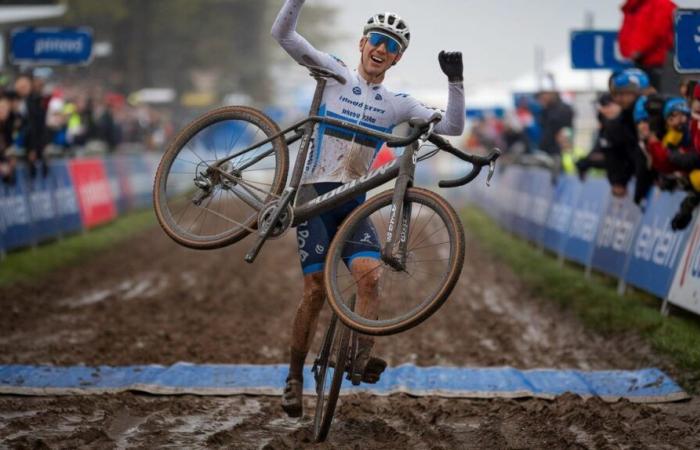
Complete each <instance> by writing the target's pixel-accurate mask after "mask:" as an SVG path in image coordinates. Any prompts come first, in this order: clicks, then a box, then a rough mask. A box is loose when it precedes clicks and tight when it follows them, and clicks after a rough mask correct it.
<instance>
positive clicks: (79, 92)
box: [0, 69, 175, 185]
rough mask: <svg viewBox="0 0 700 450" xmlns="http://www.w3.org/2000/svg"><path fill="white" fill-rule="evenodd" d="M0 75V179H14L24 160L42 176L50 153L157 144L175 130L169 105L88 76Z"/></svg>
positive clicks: (8, 181) (47, 73) (41, 72)
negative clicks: (133, 99)
mask: <svg viewBox="0 0 700 450" xmlns="http://www.w3.org/2000/svg"><path fill="white" fill-rule="evenodd" d="M0 78H1V82H0V179H1V180H2V182H4V183H6V184H10V185H12V184H14V183H15V167H16V165H17V163H18V162H19V161H22V160H24V161H26V163H27V167H28V169H29V175H30V176H31V177H32V178H33V177H35V176H37V175H39V176H46V174H47V173H48V170H49V169H48V168H49V166H48V163H47V162H48V157H49V156H54V155H55V156H71V155H74V154H76V153H78V152H81V151H91V152H100V153H109V152H113V151H115V150H116V149H117V148H120V147H121V146H123V145H125V144H126V145H129V146H130V147H138V148H140V149H146V150H149V149H150V150H153V149H160V148H162V146H163V145H164V144H165V142H167V140H168V139H170V137H171V136H172V134H173V133H174V131H175V127H174V126H173V125H172V122H171V120H170V118H169V115H168V111H167V110H165V111H164V110H161V109H158V108H155V107H153V106H149V105H147V104H130V103H129V102H128V101H127V97H125V96H124V95H123V94H121V93H117V92H110V91H105V90H104V89H102V88H100V87H93V86H94V84H92V83H90V82H89V81H87V80H83V81H77V82H76V81H66V80H63V81H61V80H56V79H52V78H51V71H50V70H46V69H43V70H42V69H38V70H35V71H33V72H26V73H20V74H19V75H17V76H15V77H14V78H11V77H9V76H8V75H4V76H1V77H0ZM131 144H138V145H131Z"/></svg>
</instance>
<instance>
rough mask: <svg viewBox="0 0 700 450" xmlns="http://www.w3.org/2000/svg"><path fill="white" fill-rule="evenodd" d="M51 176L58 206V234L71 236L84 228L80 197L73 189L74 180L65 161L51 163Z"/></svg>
mask: <svg viewBox="0 0 700 450" xmlns="http://www.w3.org/2000/svg"><path fill="white" fill-rule="evenodd" d="M49 174H50V176H51V180H52V183H53V198H54V205H56V217H57V222H58V232H59V233H61V234H70V233H74V232H78V231H80V230H82V228H83V222H82V219H81V217H80V206H79V204H78V197H77V196H76V194H75V189H73V180H72V179H71V176H70V171H69V170H68V163H67V162H66V161H65V160H55V161H52V162H51V165H50V170H49Z"/></svg>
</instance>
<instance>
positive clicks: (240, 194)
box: [153, 106, 289, 250]
mask: <svg viewBox="0 0 700 450" xmlns="http://www.w3.org/2000/svg"><path fill="white" fill-rule="evenodd" d="M279 132H280V129H279V127H278V126H277V124H276V123H275V122H273V121H272V120H271V119H270V118H268V117H267V116H265V115H264V114H263V113H262V112H260V111H258V110H256V109H253V108H247V107H241V106H232V107H226V108H220V109H217V110H214V111H211V112H209V113H208V114H206V115H204V116H202V117H201V118H199V119H198V120H196V121H194V122H193V123H191V124H190V125H189V126H187V127H186V128H185V129H184V130H183V131H182V132H181V133H180V134H179V135H178V136H177V137H176V138H175V140H174V141H173V143H172V144H171V145H170V146H169V148H168V149H167V150H166V152H165V154H164V155H163V158H162V160H161V162H160V165H159V166H158V170H157V172H156V176H155V181H154V186H153V205H154V208H155V212H156V216H157V218H158V221H159V222H160V224H161V226H162V227H163V229H164V230H165V232H166V233H167V234H168V235H169V236H170V237H171V238H172V239H174V240H175V241H176V242H178V243H179V244H181V245H184V246H185V247H189V248H194V249H202V250H203V249H214V248H220V247H224V246H226V245H230V244H233V243H235V242H237V241H239V240H241V239H243V238H244V237H246V236H247V235H248V234H249V233H250V232H252V231H254V230H255V229H256V227H257V219H258V213H259V211H260V210H261V209H262V207H263V205H265V204H266V203H268V202H270V201H272V200H274V199H275V198H278V197H279V195H280V194H281V193H282V191H283V190H284V186H285V183H286V180H287V171H288V169H289V152H288V149H287V145H286V143H285V141H284V140H283V139H282V138H281V137H280V138H277V139H274V140H273V141H272V142H270V143H267V144H265V145H262V146H259V147H256V148H254V149H251V150H250V151H248V152H245V153H242V152H243V151H244V150H245V149H247V148H249V147H251V146H253V145H254V144H255V143H257V142H263V141H264V140H266V139H268V138H270V137H272V136H274V135H276V134H278V133H279ZM231 156H235V157H233V158H231V159H230V160H229V161H227V162H225V163H223V164H222V163H220V161H222V160H223V159H226V158H228V157H231Z"/></svg>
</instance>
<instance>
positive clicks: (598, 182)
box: [466, 166, 700, 314]
mask: <svg viewBox="0 0 700 450" xmlns="http://www.w3.org/2000/svg"><path fill="white" fill-rule="evenodd" d="M483 181H484V180H483V179H482V180H481V181H477V182H474V183H473V184H472V185H471V186H473V187H472V188H471V189H469V190H467V191H466V192H467V199H466V200H467V201H468V202H471V203H474V204H476V205H478V206H479V207H480V208H481V209H482V210H484V211H485V212H486V213H487V214H488V215H489V216H490V217H492V218H493V219H494V220H496V221H497V222H498V223H499V224H500V225H501V226H503V227H504V228H505V229H507V230H509V231H510V232H511V233H513V234H515V235H517V236H520V237H522V238H523V239H527V240H528V241H530V242H532V243H533V244H535V245H537V246H539V247H542V248H546V249H547V250H549V251H551V252H553V253H555V254H556V255H557V256H558V257H559V258H561V259H562V260H569V261H573V262H576V263H579V264H581V265H583V266H584V267H585V268H586V270H587V271H590V270H596V271H599V272H602V273H605V274H607V275H610V276H612V277H615V278H617V279H619V281H620V291H621V292H624V289H625V287H626V286H627V285H630V286H634V287H636V288H638V289H641V290H644V291H646V292H649V293H651V294H653V295H655V296H657V297H658V298H660V299H662V300H663V301H664V304H663V306H664V307H665V306H666V302H670V303H672V304H674V305H677V306H680V307H682V308H684V309H687V310H689V311H692V312H694V313H696V314H700V220H698V219H697V217H696V218H695V220H694V223H693V224H692V225H691V226H690V227H688V229H686V230H684V231H681V232H674V231H673V230H672V229H671V218H672V217H673V215H674V214H675V213H676V211H677V210H678V207H679V205H680V203H681V201H682V200H683V198H684V196H685V195H684V193H682V192H674V193H670V192H663V191H660V190H658V189H656V188H654V190H653V191H652V192H651V194H650V197H649V199H648V200H649V201H648V203H647V205H646V207H645V209H644V211H642V210H641V209H640V208H639V207H638V206H637V205H635V204H634V202H633V201H632V198H631V195H630V196H628V197H627V198H614V197H612V196H611V195H610V186H609V184H608V182H607V181H606V180H603V179H590V180H587V181H585V182H581V181H580V180H579V179H578V178H576V177H573V176H561V177H558V179H556V180H554V179H553V177H552V174H551V173H550V172H549V171H546V170H544V169H540V168H534V167H518V166H508V167H504V168H502V170H500V171H499V172H498V173H497V174H496V176H495V177H494V180H493V183H492V187H491V188H488V187H486V184H485V183H484V182H483ZM628 191H629V192H632V189H628Z"/></svg>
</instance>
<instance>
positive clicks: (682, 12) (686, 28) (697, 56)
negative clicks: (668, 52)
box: [674, 9, 700, 73]
mask: <svg viewBox="0 0 700 450" xmlns="http://www.w3.org/2000/svg"><path fill="white" fill-rule="evenodd" d="M675 23H676V27H675V28H676V55H675V58H674V65H675V67H676V70H677V71H678V72H680V73H700V10H691V9H678V10H676V13H675Z"/></svg>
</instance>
